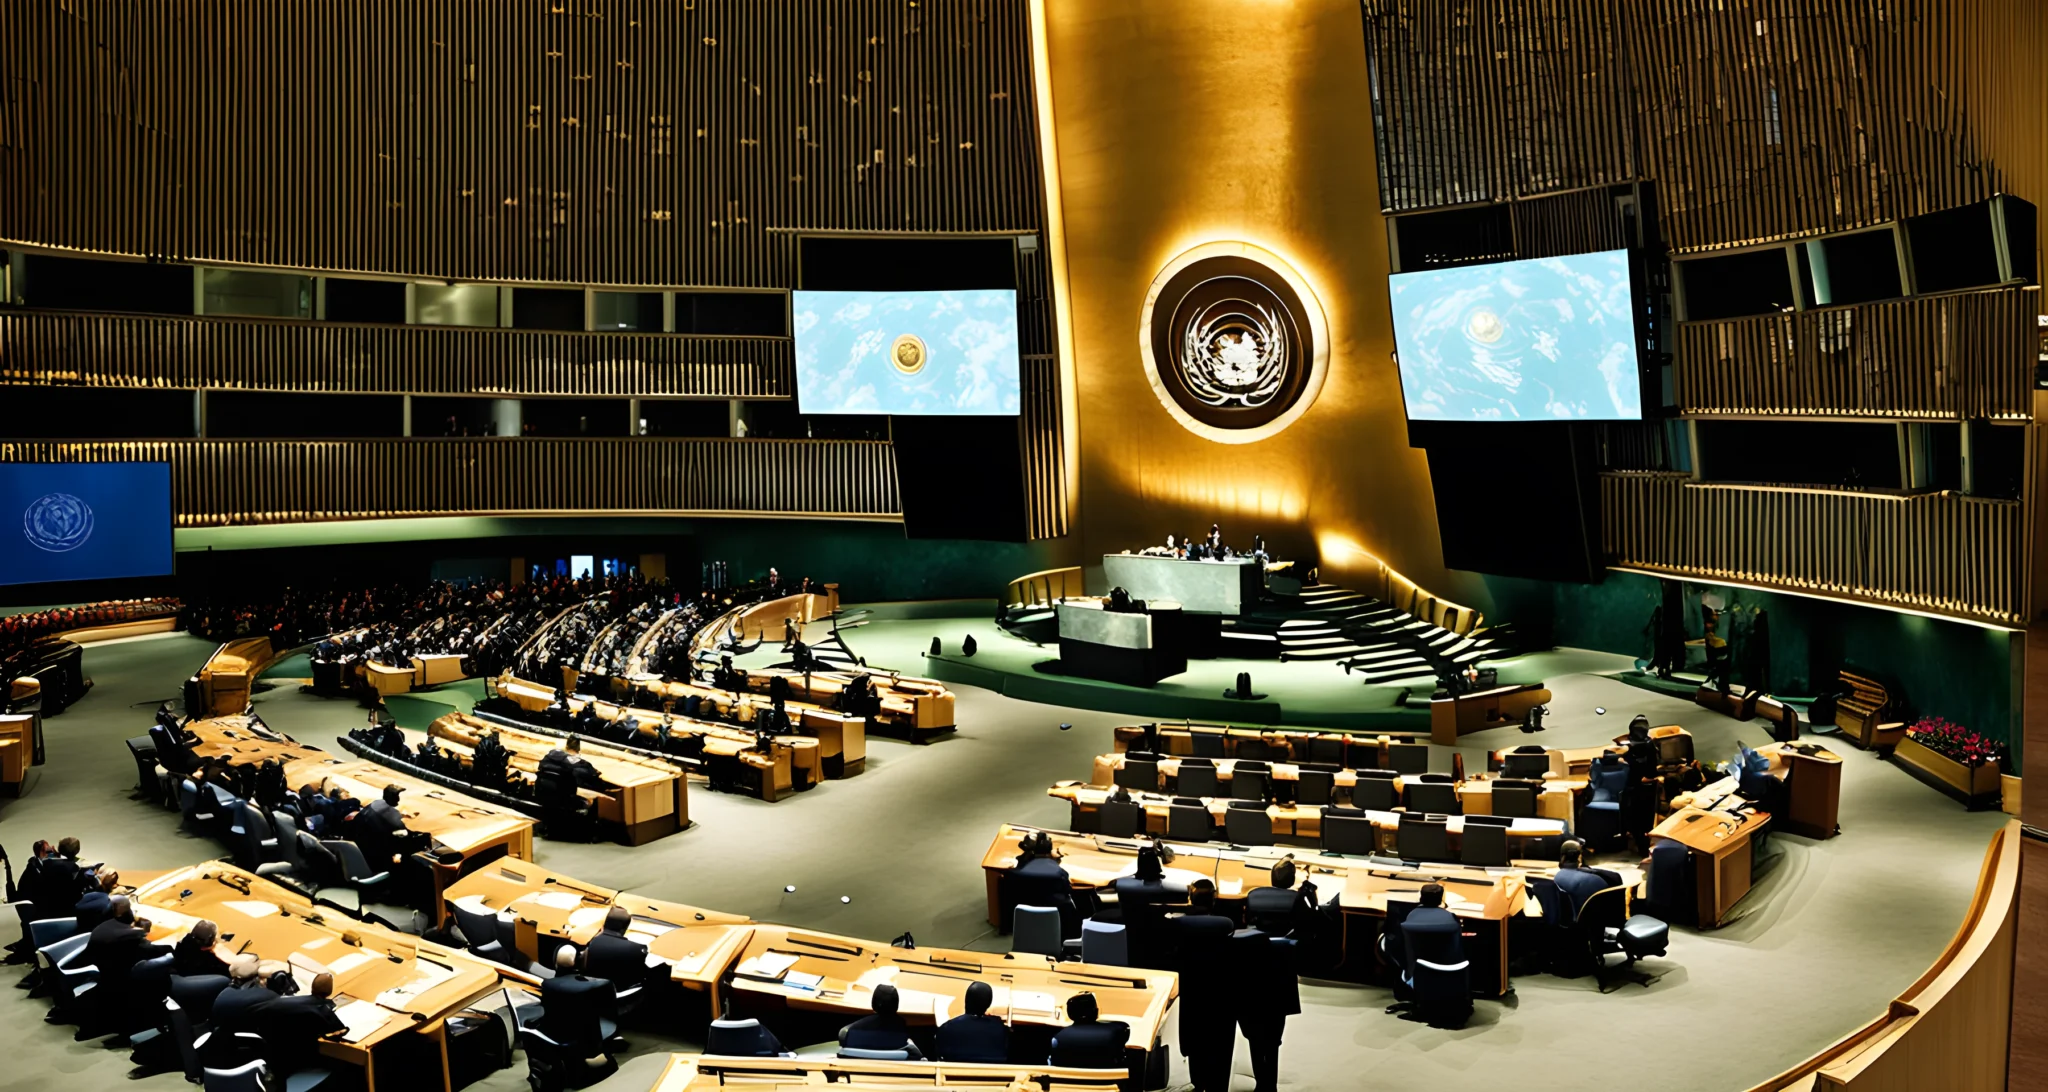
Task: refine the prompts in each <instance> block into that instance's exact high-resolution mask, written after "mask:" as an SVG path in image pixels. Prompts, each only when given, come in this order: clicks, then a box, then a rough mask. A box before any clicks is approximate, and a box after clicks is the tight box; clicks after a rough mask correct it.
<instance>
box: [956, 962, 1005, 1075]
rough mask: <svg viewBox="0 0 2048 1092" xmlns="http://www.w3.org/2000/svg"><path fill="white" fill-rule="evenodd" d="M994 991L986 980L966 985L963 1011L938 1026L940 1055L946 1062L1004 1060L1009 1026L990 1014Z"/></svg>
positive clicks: (1000, 1018)
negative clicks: (964, 1009)
mask: <svg viewBox="0 0 2048 1092" xmlns="http://www.w3.org/2000/svg"><path fill="white" fill-rule="evenodd" d="M994 1000H995V990H994V988H993V987H991V986H990V985H989V984H988V983H986V982H970V983H968V984H967V1001H966V1011H964V1012H962V1013H961V1014H960V1015H958V1016H955V1017H954V1018H952V1019H951V1020H948V1021H946V1022H945V1023H943V1024H941V1025H939V1058H940V1060H941V1061H947V1062H1007V1061H1009V1060H1010V1026H1009V1025H1008V1024H1005V1023H1003V1020H1002V1017H999V1016H990V1015H989V1014H988V1006H989V1004H990V1002H992V1001H994Z"/></svg>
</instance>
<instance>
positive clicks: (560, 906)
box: [527, 891, 583, 910]
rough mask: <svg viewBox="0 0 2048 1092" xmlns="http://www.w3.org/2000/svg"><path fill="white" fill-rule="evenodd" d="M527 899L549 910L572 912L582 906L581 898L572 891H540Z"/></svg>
mask: <svg viewBox="0 0 2048 1092" xmlns="http://www.w3.org/2000/svg"><path fill="white" fill-rule="evenodd" d="M527 897H528V898H531V899H532V900H533V901H535V902H537V903H539V904H541V905H542V906H545V907H547V908H548V909H550V910H574V909H576V908H577V907H579V906H582V905H583V896H581V895H578V894H576V893H574V892H572V891H542V892H540V893H538V894H535V895H529V896H527Z"/></svg>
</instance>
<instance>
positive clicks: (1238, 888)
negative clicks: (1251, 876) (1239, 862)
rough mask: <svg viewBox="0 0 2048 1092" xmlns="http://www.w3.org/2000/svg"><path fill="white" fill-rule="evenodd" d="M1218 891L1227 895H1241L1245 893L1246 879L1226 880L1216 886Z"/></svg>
mask: <svg viewBox="0 0 2048 1092" xmlns="http://www.w3.org/2000/svg"><path fill="white" fill-rule="evenodd" d="M1216 893H1217V894H1219V895H1225V896H1228V895H1241V894H1243V893H1244V881H1243V880H1224V881H1223V883H1222V884H1220V885H1219V886H1218V887H1217V888H1216Z"/></svg>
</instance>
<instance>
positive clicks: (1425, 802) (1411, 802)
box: [1401, 781, 1465, 815]
mask: <svg viewBox="0 0 2048 1092" xmlns="http://www.w3.org/2000/svg"><path fill="white" fill-rule="evenodd" d="M1401 802H1402V804H1403V805H1405V806H1406V807H1407V809H1408V810H1409V811H1411V812H1418V813H1426V814H1429V815H1461V814H1463V813H1464V810H1465V807H1464V805H1463V804H1460V803H1459V802H1458V787H1457V786H1456V785H1453V784H1450V783H1449V782H1444V781H1419V782H1417V783H1415V784H1413V785H1409V786H1408V787H1407V788H1406V789H1404V790H1403V791H1402V793H1401Z"/></svg>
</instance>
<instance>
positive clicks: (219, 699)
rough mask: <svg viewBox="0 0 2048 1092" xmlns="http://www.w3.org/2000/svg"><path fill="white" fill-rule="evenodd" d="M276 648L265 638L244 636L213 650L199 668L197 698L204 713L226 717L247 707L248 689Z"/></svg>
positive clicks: (272, 657) (274, 654) (275, 655)
mask: <svg viewBox="0 0 2048 1092" xmlns="http://www.w3.org/2000/svg"><path fill="white" fill-rule="evenodd" d="M276 657H277V651H276V650H275V649H273V648H272V647H271V645H270V638H268V637H244V638H242V639H241V640H239V641H229V642H228V643H226V644H224V645H222V646H220V647H219V648H218V649H215V650H214V653H213V656H212V657H210V658H209V659H208V660H207V661H206V666H205V667H202V668H200V669H199V701H200V704H201V705H202V706H203V707H204V708H203V710H195V711H194V712H203V714H204V715H206V716H213V717H229V716H234V715H235V714H237V713H240V712H241V711H242V710H244V709H247V708H248V707H249V688H250V687H251V686H254V685H255V683H256V677H257V676H258V675H261V674H263V669H264V668H266V667H269V666H270V661H271V660H273V659H275V658H276Z"/></svg>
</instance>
